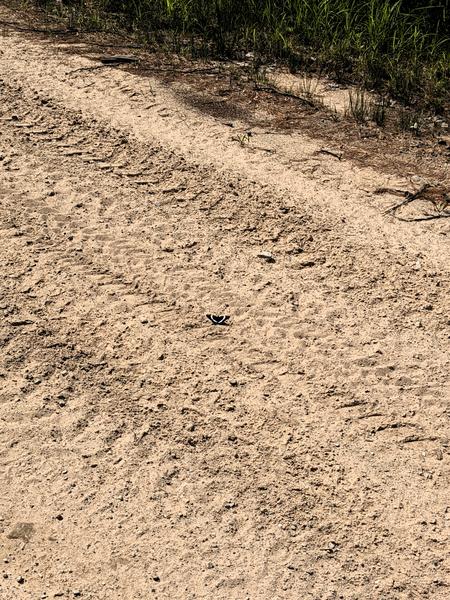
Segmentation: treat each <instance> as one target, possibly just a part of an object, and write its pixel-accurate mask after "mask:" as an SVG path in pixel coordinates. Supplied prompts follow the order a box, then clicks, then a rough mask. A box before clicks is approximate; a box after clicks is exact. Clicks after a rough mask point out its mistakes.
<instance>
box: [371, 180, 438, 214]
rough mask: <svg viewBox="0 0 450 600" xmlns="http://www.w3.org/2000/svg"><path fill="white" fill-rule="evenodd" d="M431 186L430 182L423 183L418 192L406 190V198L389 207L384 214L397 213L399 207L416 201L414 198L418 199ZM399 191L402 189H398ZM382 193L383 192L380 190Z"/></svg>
mask: <svg viewBox="0 0 450 600" xmlns="http://www.w3.org/2000/svg"><path fill="white" fill-rule="evenodd" d="M429 187H430V185H429V184H428V183H426V184H425V185H423V186H422V187H421V188H420V190H418V191H417V192H415V193H414V194H411V192H404V194H405V196H406V198H405V200H403V201H402V202H399V203H398V204H394V206H391V207H390V208H388V209H387V210H386V211H385V213H384V214H387V213H395V212H396V211H397V210H398V209H399V208H401V207H402V206H406V205H407V204H410V203H411V202H414V200H417V198H419V197H420V196H421V194H423V192H424V191H425V190H426V189H428V188H429ZM396 191H397V192H398V191H400V190H396ZM380 193H381V192H380Z"/></svg>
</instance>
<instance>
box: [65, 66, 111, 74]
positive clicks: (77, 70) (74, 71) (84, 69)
mask: <svg viewBox="0 0 450 600" xmlns="http://www.w3.org/2000/svg"><path fill="white" fill-rule="evenodd" d="M113 66H114V65H94V66H93V67H80V68H79V69H74V70H73V71H68V72H67V73H66V75H73V74H74V73H80V72H81V71H96V70H97V69H104V68H105V67H113Z"/></svg>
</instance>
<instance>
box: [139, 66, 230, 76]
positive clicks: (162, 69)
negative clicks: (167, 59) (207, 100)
mask: <svg viewBox="0 0 450 600" xmlns="http://www.w3.org/2000/svg"><path fill="white" fill-rule="evenodd" d="M141 71H157V72H158V73H181V74H182V75H185V74H189V73H212V74H213V75H215V74H219V73H220V69H219V68H218V67H207V68H201V67H199V68H196V69H175V68H174V67H149V66H146V67H142V68H141Z"/></svg>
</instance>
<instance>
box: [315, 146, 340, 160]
mask: <svg viewBox="0 0 450 600" xmlns="http://www.w3.org/2000/svg"><path fill="white" fill-rule="evenodd" d="M315 154H329V155H330V156H334V157H335V158H337V159H338V160H342V152H333V150H328V148H321V149H320V150H317V152H315Z"/></svg>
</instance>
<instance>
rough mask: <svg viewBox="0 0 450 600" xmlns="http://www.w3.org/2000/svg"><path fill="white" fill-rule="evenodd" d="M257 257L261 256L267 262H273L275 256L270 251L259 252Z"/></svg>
mask: <svg viewBox="0 0 450 600" xmlns="http://www.w3.org/2000/svg"><path fill="white" fill-rule="evenodd" d="M258 258H263V259H264V260H265V261H266V262H268V263H274V262H275V257H274V255H273V254H272V253H271V252H266V251H264V252H260V253H259V254H258Z"/></svg>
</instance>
